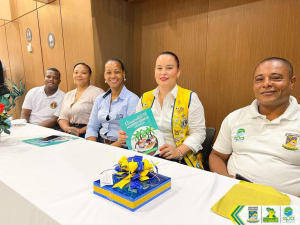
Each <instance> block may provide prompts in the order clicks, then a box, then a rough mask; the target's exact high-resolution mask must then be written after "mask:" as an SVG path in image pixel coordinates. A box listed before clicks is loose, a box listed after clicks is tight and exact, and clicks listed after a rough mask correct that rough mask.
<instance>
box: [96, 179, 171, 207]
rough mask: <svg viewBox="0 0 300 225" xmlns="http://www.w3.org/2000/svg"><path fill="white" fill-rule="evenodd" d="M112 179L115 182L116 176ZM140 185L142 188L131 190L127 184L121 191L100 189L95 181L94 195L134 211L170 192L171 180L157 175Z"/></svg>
mask: <svg viewBox="0 0 300 225" xmlns="http://www.w3.org/2000/svg"><path fill="white" fill-rule="evenodd" d="M113 179H114V181H116V180H117V178H116V175H114V177H113ZM114 183H115V182H114ZM141 184H142V186H143V187H142V188H141V189H132V190H131V189H130V185H128V184H127V185H126V186H124V187H123V188H122V189H120V188H119V187H117V188H112V187H113V185H106V186H103V187H101V186H100V180H97V181H95V182H94V194H96V195H99V196H101V197H103V198H106V199H108V200H110V201H113V202H114V203H116V204H118V205H120V206H123V207H125V208H126V209H129V210H130V211H135V210H137V209H139V208H140V207H142V206H143V205H145V204H147V203H148V202H150V201H151V200H153V199H154V198H156V197H158V196H159V195H161V194H163V193H164V192H166V191H168V190H170V189H171V178H170V177H166V176H163V175H160V174H157V175H156V176H155V177H153V178H151V179H149V180H146V181H143V182H141Z"/></svg>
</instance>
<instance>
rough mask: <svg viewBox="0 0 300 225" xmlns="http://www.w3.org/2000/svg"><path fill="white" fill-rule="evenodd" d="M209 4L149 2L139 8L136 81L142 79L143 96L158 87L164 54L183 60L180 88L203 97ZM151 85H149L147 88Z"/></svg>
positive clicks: (136, 37)
mask: <svg viewBox="0 0 300 225" xmlns="http://www.w3.org/2000/svg"><path fill="white" fill-rule="evenodd" d="M207 10H208V0H207V1H204V0H203V1H198V0H191V1H180V0H171V1H159V0H152V1H146V2H144V3H141V4H137V5H136V6H135V19H134V22H135V26H134V33H135V37H134V62H135V63H134V64H135V68H134V77H135V79H136V78H137V77H139V76H140V78H138V79H139V81H140V82H139V89H140V90H137V89H136V85H135V84H134V88H135V89H134V90H135V91H136V92H139V94H142V93H144V92H145V91H148V90H150V89H153V88H155V87H156V82H155V80H154V66H155V60H156V57H157V55H158V54H159V53H161V52H163V51H172V52H175V53H176V54H177V55H178V57H179V59H180V64H181V65H180V66H181V76H180V78H179V82H178V84H179V85H181V86H183V87H185V88H189V89H192V90H193V91H195V92H196V93H198V95H199V96H201V95H202V92H201V90H202V89H203V87H204V82H203V80H202V77H203V75H204V71H205V53H206V32H207ZM145 84H147V85H145Z"/></svg>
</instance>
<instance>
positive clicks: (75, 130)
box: [65, 127, 81, 136]
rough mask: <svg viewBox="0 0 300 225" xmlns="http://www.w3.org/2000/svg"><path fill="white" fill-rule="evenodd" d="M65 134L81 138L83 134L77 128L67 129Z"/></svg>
mask: <svg viewBox="0 0 300 225" xmlns="http://www.w3.org/2000/svg"><path fill="white" fill-rule="evenodd" d="M65 132H66V133H68V134H73V135H76V136H79V135H80V134H81V129H78V128H76V127H67V128H66V130H65Z"/></svg>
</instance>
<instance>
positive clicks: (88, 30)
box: [60, 0, 96, 90]
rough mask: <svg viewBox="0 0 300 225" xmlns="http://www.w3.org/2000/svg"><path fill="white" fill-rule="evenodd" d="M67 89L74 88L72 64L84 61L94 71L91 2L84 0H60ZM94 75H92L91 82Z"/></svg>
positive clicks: (93, 81) (93, 80) (93, 79)
mask: <svg viewBox="0 0 300 225" xmlns="http://www.w3.org/2000/svg"><path fill="white" fill-rule="evenodd" d="M60 3H61V17H62V29H63V37H64V46H65V59H66V70H67V82H68V89H69V90H71V89H74V88H75V85H74V82H73V66H74V65H75V64H76V63H79V62H85V63H86V64H88V65H89V66H90V67H91V68H92V70H93V71H95V61H94V42H93V26H92V12H91V3H90V1H86V0H77V1H69V0H61V1H60ZM95 79H96V76H95V74H93V76H92V84H94V83H95Z"/></svg>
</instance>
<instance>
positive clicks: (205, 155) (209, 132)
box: [201, 127, 216, 171]
mask: <svg viewBox="0 0 300 225" xmlns="http://www.w3.org/2000/svg"><path fill="white" fill-rule="evenodd" d="M215 133H216V128H214V127H206V139H205V141H204V142H203V144H202V148H203V149H202V150H201V154H202V163H203V167H204V170H207V171H210V169H209V163H208V160H209V155H210V153H211V150H212V143H213V140H214V137H215Z"/></svg>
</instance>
